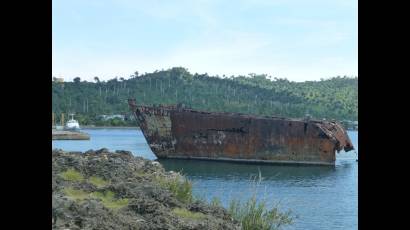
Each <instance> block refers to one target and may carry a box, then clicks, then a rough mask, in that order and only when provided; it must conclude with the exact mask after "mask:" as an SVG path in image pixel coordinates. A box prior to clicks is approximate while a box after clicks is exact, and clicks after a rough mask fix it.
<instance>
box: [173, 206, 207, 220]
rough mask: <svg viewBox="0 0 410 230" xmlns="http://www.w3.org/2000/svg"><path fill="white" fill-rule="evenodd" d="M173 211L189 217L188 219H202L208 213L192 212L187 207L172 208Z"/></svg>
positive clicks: (183, 216) (180, 215)
mask: <svg viewBox="0 0 410 230" xmlns="http://www.w3.org/2000/svg"><path fill="white" fill-rule="evenodd" d="M172 213H174V214H175V215H177V216H179V217H182V218H188V219H194V220H201V219H204V218H205V217H206V215H205V214H203V213H200V212H191V211H189V210H187V209H185V208H174V209H173V210H172Z"/></svg>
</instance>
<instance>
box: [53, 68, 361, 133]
mask: <svg viewBox="0 0 410 230" xmlns="http://www.w3.org/2000/svg"><path fill="white" fill-rule="evenodd" d="M128 98H135V99H136V100H137V103H138V104H143V105H154V104H169V105H170V104H178V103H183V104H185V105H188V106H190V107H192V108H194V109H199V110H209V111H226V112H240V113H250V114H256V115H276V116H286V117H294V118H298V117H303V116H304V115H305V113H309V114H310V115H312V116H313V117H314V118H327V119H338V120H345V119H347V120H357V101H358V78H357V77H355V78H348V77H334V78H331V79H327V80H321V81H306V82H292V81H288V80H286V79H280V78H273V79H272V78H271V77H270V76H267V75H263V74H262V75H257V74H249V75H248V76H236V77H234V76H230V77H227V76H222V77H219V76H208V75H207V74H196V73H195V74H191V73H189V72H188V71H187V70H186V69H184V68H179V67H178V68H172V69H169V70H162V71H155V72H153V73H147V74H144V75H139V74H138V73H136V74H135V75H132V76H131V78H130V79H127V80H125V79H123V78H120V79H117V78H115V79H111V80H108V81H100V80H99V79H98V77H96V78H95V82H86V81H81V80H80V79H77V80H76V81H75V82H65V83H58V82H56V81H54V82H53V83H52V110H53V112H55V113H56V118H57V122H59V121H58V119H59V114H60V113H65V114H67V113H70V112H74V113H76V118H77V119H78V120H79V122H80V124H82V125H92V124H93V125H95V124H97V125H118V126H121V125H136V121H132V120H129V119H128V120H126V121H122V120H120V119H117V120H115V119H114V120H108V121H103V120H99V119H98V118H97V117H98V115H101V114H123V115H128V116H129V115H130V112H129V108H128V104H127V99H128Z"/></svg>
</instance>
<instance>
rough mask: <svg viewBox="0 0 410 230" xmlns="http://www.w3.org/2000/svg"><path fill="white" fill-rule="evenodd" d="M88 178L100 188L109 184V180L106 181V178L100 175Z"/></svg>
mask: <svg viewBox="0 0 410 230" xmlns="http://www.w3.org/2000/svg"><path fill="white" fill-rule="evenodd" d="M88 180H89V182H90V183H91V184H93V185H95V186H96V187H98V188H101V187H104V186H106V185H107V184H109V182H108V181H105V180H104V179H102V178H100V177H96V176H92V177H90V178H89V179H88Z"/></svg>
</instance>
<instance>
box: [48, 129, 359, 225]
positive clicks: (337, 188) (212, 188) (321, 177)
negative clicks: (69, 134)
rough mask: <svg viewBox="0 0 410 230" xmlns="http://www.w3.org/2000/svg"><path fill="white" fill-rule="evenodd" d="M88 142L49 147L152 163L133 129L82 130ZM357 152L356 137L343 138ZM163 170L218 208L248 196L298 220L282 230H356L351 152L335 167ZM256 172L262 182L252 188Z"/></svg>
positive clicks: (203, 165)
mask: <svg viewBox="0 0 410 230" xmlns="http://www.w3.org/2000/svg"><path fill="white" fill-rule="evenodd" d="M84 131H85V132H87V133H89V134H90V136H91V140H89V141H52V147H53V148H61V149H63V150H67V151H86V150H89V149H94V150H96V149H100V148H103V147H104V148H108V149H110V150H128V151H131V152H133V153H134V155H137V156H142V157H145V158H148V159H156V157H155V155H154V154H153V153H152V151H151V150H150V149H149V147H148V144H147V143H146V141H145V139H144V136H143V135H142V133H141V131H139V130H137V129H87V130H84ZM349 136H350V138H351V140H352V142H353V145H354V146H355V148H356V151H357V152H358V141H357V139H358V137H357V132H356V131H351V132H349ZM161 163H162V164H163V165H164V167H165V168H166V169H167V170H173V171H182V172H183V173H184V174H186V175H187V176H188V177H189V178H190V179H191V180H192V181H193V182H194V194H195V195H197V196H199V197H202V198H205V199H207V200H211V199H212V198H213V197H219V198H220V199H221V201H222V203H223V205H225V206H226V205H227V204H228V203H229V201H230V200H231V199H233V198H237V199H247V198H249V197H251V196H252V195H253V194H254V193H257V197H259V198H265V199H267V200H268V201H269V202H270V203H272V204H278V203H279V207H280V208H281V209H282V210H288V209H291V210H292V212H293V213H294V214H295V215H297V216H298V218H297V219H296V221H295V223H294V224H293V225H292V226H290V227H288V228H287V229H357V222H358V218H357V213H358V211H357V203H358V198H357V197H358V195H357V194H358V192H357V186H358V184H357V181H358V165H357V162H356V154H355V153H354V151H351V152H349V153H344V152H340V153H339V154H337V160H336V166H334V167H327V166H320V167H316V166H274V165H246V164H236V163H224V162H209V161H186V160H161ZM259 172H260V173H261V175H262V181H261V183H259V185H256V184H255V183H254V182H253V178H254V177H257V176H258V174H259Z"/></svg>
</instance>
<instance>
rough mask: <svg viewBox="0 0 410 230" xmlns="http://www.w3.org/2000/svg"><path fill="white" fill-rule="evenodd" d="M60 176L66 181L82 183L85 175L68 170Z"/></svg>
mask: <svg viewBox="0 0 410 230" xmlns="http://www.w3.org/2000/svg"><path fill="white" fill-rule="evenodd" d="M60 175H61V177H62V178H63V179H64V180H68V181H73V182H74V181H82V180H83V179H84V178H83V175H81V173H80V172H78V171H76V170H74V169H68V170H67V171H65V172H63V173H61V174H60Z"/></svg>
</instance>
